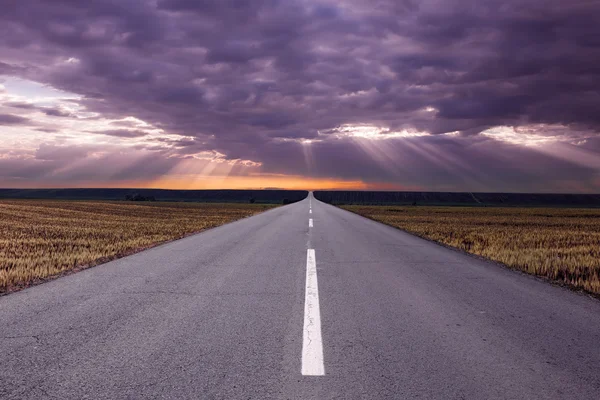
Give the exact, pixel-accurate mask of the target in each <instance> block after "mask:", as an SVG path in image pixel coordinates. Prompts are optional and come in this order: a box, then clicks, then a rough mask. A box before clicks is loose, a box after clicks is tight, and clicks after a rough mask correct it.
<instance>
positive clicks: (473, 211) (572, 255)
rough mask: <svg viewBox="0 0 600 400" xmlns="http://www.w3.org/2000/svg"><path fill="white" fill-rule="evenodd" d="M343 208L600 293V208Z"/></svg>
mask: <svg viewBox="0 0 600 400" xmlns="http://www.w3.org/2000/svg"><path fill="white" fill-rule="evenodd" d="M343 208H345V209H347V210H350V211H352V212H355V213H357V214H360V215H362V216H365V217H367V218H371V219H373V220H376V221H379V222H383V223H385V224H388V225H391V226H394V227H397V228H400V229H403V230H406V231H408V232H411V233H413V234H416V235H418V236H421V237H424V238H427V239H430V240H434V241H437V242H439V243H443V244H445V245H448V246H452V247H455V248H458V249H460V250H463V251H466V252H468V253H471V254H475V255H478V256H482V257H485V258H488V259H490V260H493V261H497V262H500V263H502V264H504V265H506V266H508V267H510V268H513V269H517V270H520V271H524V272H527V273H530V274H534V275H537V276H540V277H544V278H547V279H550V280H552V281H554V282H557V283H560V284H565V285H568V286H570V287H572V288H575V289H583V290H585V291H588V292H590V293H594V294H596V295H598V294H600V245H599V243H600V209H583V208H511V207H419V206H344V207H343Z"/></svg>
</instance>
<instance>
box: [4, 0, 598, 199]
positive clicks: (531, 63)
mask: <svg viewBox="0 0 600 400" xmlns="http://www.w3.org/2000/svg"><path fill="white" fill-rule="evenodd" d="M599 27H600V3H598V2H594V1H586V0H573V1H564V0H519V1H516V0H515V1H513V0H508V1H507V0H489V1H467V0H437V1H412V0H403V1H401V0H390V1H388V0H375V1H355V0H347V1H323V2H316V1H300V0H297V1H294V0H286V1H283V0H281V1H278V0H209V1H195V0H158V1H143V0H119V1H116V0H115V1H112V0H105V1H95V0H89V1H79V0H54V1H42V0H39V1H33V0H8V3H6V2H5V3H4V4H3V6H2V10H1V11H0V74H5V75H9V76H20V77H23V78H27V79H31V80H35V81H38V82H42V83H46V84H50V85H52V86H54V87H56V88H59V89H62V90H65V91H69V92H72V93H76V94H79V95H82V96H83V100H82V102H81V103H82V104H83V105H85V106H86V107H87V108H88V109H89V110H91V111H95V112H99V113H102V115H104V116H107V117H110V118H115V119H116V118H123V117H124V116H128V115H131V116H135V117H137V118H140V119H142V120H144V121H147V122H149V123H152V124H153V125H155V126H156V127H159V128H162V129H164V130H165V132H168V133H174V134H180V135H185V136H189V137H193V138H195V139H194V140H187V141H185V143H183V142H182V143H181V146H180V147H179V148H180V151H181V152H182V154H193V153H196V152H200V151H217V152H219V153H222V154H224V155H225V156H226V157H227V158H229V159H244V160H252V161H255V162H260V163H262V167H260V171H261V172H262V173H277V174H291V175H305V176H311V177H328V178H337V179H347V180H357V179H358V180H364V181H365V182H372V183H386V184H392V185H398V186H399V187H407V188H422V189H432V190H488V191H490V190H498V191H511V190H517V191H599V190H600V163H599V162H598V160H599V159H600V153H599V150H600V144H599V139H598V136H599V132H600V109H599V105H600V28H599ZM66 60H70V61H69V62H66ZM46 114H48V115H55V116H57V117H61V118H62V117H68V115H65V114H64V113H63V112H61V111H60V110H47V111H46ZM26 122H27V121H26V120H22V119H20V117H15V116H13V117H11V116H10V115H0V124H11V125H19V124H23V123H26ZM344 125H374V126H379V127H385V128H389V129H390V131H392V132H394V131H408V132H415V131H419V132H428V133H430V134H431V135H430V136H421V137H409V138H406V137H398V138H389V139H385V140H373V141H366V140H361V139H358V138H352V137H347V136H344V135H341V134H339V132H340V130H339V129H336V128H338V127H340V126H344ZM496 126H513V127H530V126H534V127H537V128H536V129H537V130H536V131H535V132H533V131H528V130H525V131H519V132H520V134H522V137H523V138H526V137H527V136H526V134H525V133H523V132H529V133H528V134H529V135H533V136H535V137H538V136H539V137H544V135H547V132H548V131H551V132H554V133H553V136H552V139H553V141H551V142H550V143H547V144H545V145H544V146H543V147H544V150H543V151H541V150H540V148H539V146H538V147H536V146H523V145H522V144H513V143H509V142H502V141H499V140H496V139H494V138H492V137H490V136H489V135H483V134H481V132H483V131H485V130H486V129H489V128H492V127H496ZM557 127H558V128H557ZM319 132H320V133H319ZM450 132H454V134H453V135H447V134H448V133H450ZM517 134H519V133H517ZM105 135H110V136H113V137H115V138H116V139H115V140H117V139H118V138H121V137H131V136H143V133H141V132H137V133H136V132H134V133H133V134H131V133H128V132H127V131H125V130H113V131H108V132H106V133H105ZM306 141H312V143H310V144H307V143H306ZM303 142H304V143H303ZM113 157H117V155H114V156H113ZM4 162H8V161H4ZM28 162H30V161H28ZM57 162H58V161H57ZM159 164H160V163H159ZM162 164H165V165H168V168H169V169H170V168H172V166H171V162H163V163H162ZM27 168H33V167H31V166H27ZM140 168H142V166H140ZM16 169H18V168H17V167H14V166H13V170H16ZM32 170H33V171H35V168H33V169H32ZM154 170H156V171H157V172H156V173H157V174H160V168H159V169H156V168H155V169H154Z"/></svg>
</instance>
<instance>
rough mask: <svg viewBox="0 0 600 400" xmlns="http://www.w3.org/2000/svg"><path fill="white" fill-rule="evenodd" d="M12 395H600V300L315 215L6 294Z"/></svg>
mask: <svg viewBox="0 0 600 400" xmlns="http://www.w3.org/2000/svg"><path fill="white" fill-rule="evenodd" d="M0 338H1V340H0V354H1V359H0V398H3V399H4V398H6V399H13V398H14V399H43V398H56V399H82V398H91V399H121V398H131V399H137V398H140V399H141V398H144V399H152V398H172V399H182V398H189V399H333V398H335V399H410V398H420V399H598V398H600V301H598V300H595V299H591V298H589V297H587V296H585V295H581V294H577V293H573V292H570V291H568V290H566V289H563V288H559V287H555V286H552V285H550V284H547V283H545V282H542V281H539V280H537V279H535V278H532V277H529V276H526V275H523V274H520V273H517V272H513V271H509V270H507V269H504V268H502V267H499V266H497V265H494V264H491V263H487V262H485V261H481V260H478V259H475V258H473V257H470V256H466V255H464V254H461V253H459V252H457V251H453V250H450V249H447V248H444V247H441V246H437V245H435V244H432V243H430V242H427V241H425V240H422V239H418V238H416V237H414V236H411V235H409V234H406V233H404V232H401V231H399V230H396V229H393V228H390V227H387V226H384V225H382V224H379V223H376V222H373V221H370V220H367V219H365V218H362V217H360V216H357V215H354V214H351V213H349V212H346V211H344V210H341V209H338V208H335V207H332V206H329V205H326V204H324V203H321V202H318V201H317V200H315V199H314V198H312V196H309V198H307V199H306V200H304V201H302V202H299V203H295V204H292V205H288V206H284V207H280V208H276V209H273V210H270V211H268V212H265V213H263V214H260V215H257V216H254V217H251V218H247V219H244V220H241V221H238V222H234V223H231V224H228V225H224V226H221V227H218V228H215V229H212V230H209V231H205V232H203V233H200V234H198V235H194V236H191V237H188V238H186V239H182V240H179V241H176V242H172V243H169V244H165V245H162V246H159V247H156V248H153V249H150V250H147V251H144V252H142V253H138V254H135V255H133V256H130V257H126V258H123V259H120V260H117V261H113V262H110V263H107V264H104V265H101V266H98V267H95V268H91V269H88V270H86V271H83V272H80V273H77V274H73V275H70V276H67V277H64V278H61V279H57V280H54V281H51V282H48V283H45V284H42V285H39V286H36V287H32V288H30V289H27V290H23V291H21V292H18V293H14V294H10V295H8V296H4V297H1V298H0Z"/></svg>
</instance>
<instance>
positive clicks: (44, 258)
mask: <svg viewBox="0 0 600 400" xmlns="http://www.w3.org/2000/svg"><path fill="white" fill-rule="evenodd" d="M272 207H274V206H272V205H258V204H233V203H232V204H207V203H204V204H203V203H154V202H149V203H133V202H127V203H126V202H104V201H64V200H0V293H3V292H7V291H11V290H14V289H18V288H21V287H25V286H28V285H30V284H31V283H34V282H37V281H40V280H43V279H46V278H48V277H52V276H56V275H60V274H62V273H65V272H67V271H70V270H73V269H79V268H84V267H87V266H92V265H96V264H98V263H101V262H106V261H108V260H111V259H114V258H117V257H120V256H123V255H126V254H131V253H133V252H136V251H139V250H142V249H144V248H148V247H150V246H152V245H155V244H157V243H161V242H165V241H168V240H173V239H178V238H181V237H184V236H186V235H188V234H191V233H194V232H198V231H201V230H204V229H209V228H213V227H216V226H219V225H222V224H225V223H228V222H231V221H235V220H237V219H240V218H244V217H248V216H251V215H254V214H257V213H259V212H262V211H264V210H266V209H269V208H272Z"/></svg>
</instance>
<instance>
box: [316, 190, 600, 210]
mask: <svg viewBox="0 0 600 400" xmlns="http://www.w3.org/2000/svg"><path fill="white" fill-rule="evenodd" d="M314 195H315V197H316V198H317V199H319V200H321V201H324V202H326V203H331V204H365V205H370V204H373V205H378V204H382V205H412V204H414V205H464V206H551V207H565V206H570V207H600V194H547V193H470V192H462V193H459V192H457V193H452V192H376V191H316V192H314Z"/></svg>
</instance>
